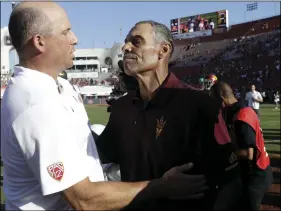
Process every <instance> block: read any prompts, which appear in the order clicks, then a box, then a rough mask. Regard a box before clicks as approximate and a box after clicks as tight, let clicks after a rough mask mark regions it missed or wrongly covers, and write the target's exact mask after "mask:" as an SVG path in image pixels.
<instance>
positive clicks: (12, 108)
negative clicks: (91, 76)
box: [1, 2, 206, 210]
mask: <svg viewBox="0 0 281 211" xmlns="http://www.w3.org/2000/svg"><path fill="white" fill-rule="evenodd" d="M9 33H10V36H11V39H12V43H13V46H14V48H15V49H16V51H17V53H18V55H19V61H20V62H19V63H20V64H19V66H17V67H15V75H14V77H13V78H12V79H11V81H10V82H9V85H8V87H7V89H6V92H5V94H4V96H3V100H2V104H1V155H2V159H3V165H4V173H3V174H4V181H3V186H4V193H5V198H6V209H7V210H69V209H70V208H73V209H75V210H113V209H114V210H116V209H121V208H123V207H125V206H127V205H128V204H130V203H131V202H136V201H142V200H145V199H150V198H154V195H155V194H154V193H155V192H154V191H156V192H157V193H158V194H156V195H158V196H159V192H160V193H161V195H162V196H161V197H163V198H165V197H176V198H177V197H179V196H181V197H182V196H187V198H188V197H190V196H192V194H196V195H197V194H198V193H199V194H203V192H204V191H205V190H206V189H205V182H206V180H205V178H203V177H202V176H201V175H199V176H198V175H194V176H193V175H186V174H182V173H180V172H182V171H184V169H181V170H179V171H176V174H172V175H171V174H169V175H171V177H172V178H173V180H170V179H169V178H168V180H166V179H167V178H165V179H158V180H153V181H152V182H149V181H145V182H136V183H125V182H104V177H103V171H102V168H101V165H100V161H99V156H98V153H97V150H96V145H95V142H94V140H93V136H92V134H91V131H90V127H89V126H88V123H89V120H88V116H87V113H86V111H85V108H84V105H83V104H82V103H81V101H79V97H78V94H77V92H76V91H75V90H74V89H73V88H72V87H71V85H70V84H69V82H68V81H66V80H64V79H62V78H60V77H58V75H59V74H60V73H61V72H62V71H63V70H65V69H68V68H70V67H71V66H73V58H74V55H73V52H74V45H75V44H76V43H77V38H76V36H75V35H74V33H73V32H72V31H71V25H70V23H69V20H68V17H67V15H66V13H65V11H64V10H63V9H62V8H61V7H60V6H58V5H57V4H56V3H54V2H22V3H19V4H18V5H17V6H16V7H15V8H14V10H13V11H12V14H11V17H10V21H9ZM176 169H179V168H176ZM187 169H190V166H188V167H187ZM174 171H175V170H174V169H173V170H172V172H174ZM175 178H177V180H176V181H175ZM182 186H187V188H182ZM187 190H188V191H187ZM167 194H169V195H167ZM135 198H136V199H137V200H136V199H135ZM134 199H135V200H134Z"/></svg>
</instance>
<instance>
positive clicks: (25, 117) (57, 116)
mask: <svg viewBox="0 0 281 211" xmlns="http://www.w3.org/2000/svg"><path fill="white" fill-rule="evenodd" d="M72 118H73V117H72V116H71V113H69V112H67V110H66V108H64V107H62V106H61V107H60V106H58V105H51V104H48V103H45V105H38V106H34V107H32V108H31V109H29V110H28V111H27V112H25V113H24V114H22V115H21V116H20V117H19V118H18V119H17V120H16V121H15V123H14V124H13V132H14V134H15V136H16V138H17V140H18V142H19V144H20V146H21V149H22V151H23V154H24V156H25V158H26V161H27V163H28V165H29V167H30V168H31V170H32V172H33V173H34V175H35V176H36V178H37V179H38V181H39V182H40V184H41V188H42V194H43V195H49V194H53V193H56V192H60V191H63V190H65V189H67V188H69V187H71V186H73V185H74V184H76V183H78V182H79V181H82V180H83V179H85V178H87V177H88V176H90V175H89V172H90V170H89V169H90V168H89V165H87V159H88V157H87V151H86V148H85V146H82V145H83V144H82V143H83V140H78V139H80V138H78V137H81V136H78V135H77V132H79V131H77V130H75V124H74V121H73V119H72ZM89 133H90V131H89ZM88 135H91V134H88ZM84 148H85V149H84ZM93 168H94V166H93Z"/></svg>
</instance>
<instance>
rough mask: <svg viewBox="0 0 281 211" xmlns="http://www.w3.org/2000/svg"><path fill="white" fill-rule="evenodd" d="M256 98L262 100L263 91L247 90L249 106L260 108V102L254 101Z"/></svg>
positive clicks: (246, 98)
mask: <svg viewBox="0 0 281 211" xmlns="http://www.w3.org/2000/svg"><path fill="white" fill-rule="evenodd" d="M254 99H260V100H262V96H261V93H259V92H258V91H256V90H255V91H254V92H247V94H246V97H245V100H247V101H248V106H249V107H251V108H253V109H259V108H260V103H259V102H256V101H254Z"/></svg>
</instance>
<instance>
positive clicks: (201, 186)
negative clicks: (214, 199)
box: [162, 163, 209, 200]
mask: <svg viewBox="0 0 281 211" xmlns="http://www.w3.org/2000/svg"><path fill="white" fill-rule="evenodd" d="M193 166H194V165H193V163H188V164H185V165H182V166H176V167H173V168H171V169H170V170H168V171H167V172H166V173H165V174H164V175H163V177H162V179H163V180H166V181H167V182H169V184H170V186H169V188H168V189H169V190H168V191H169V192H170V193H171V196H170V197H169V199H174V200H186V199H200V198H203V196H204V193H205V191H206V190H207V189H208V188H209V187H208V185H207V181H206V177H205V176H204V175H199V174H197V175H196V174H189V173H191V169H192V168H193Z"/></svg>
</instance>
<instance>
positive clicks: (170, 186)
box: [65, 179, 184, 210]
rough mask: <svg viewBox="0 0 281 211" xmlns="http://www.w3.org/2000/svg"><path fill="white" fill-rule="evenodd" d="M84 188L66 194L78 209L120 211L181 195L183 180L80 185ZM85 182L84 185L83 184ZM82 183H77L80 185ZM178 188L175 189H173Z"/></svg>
mask: <svg viewBox="0 0 281 211" xmlns="http://www.w3.org/2000/svg"><path fill="white" fill-rule="evenodd" d="M79 183H81V186H80V187H78V188H77V186H76V185H75V186H76V187H75V188H70V190H66V191H65V197H66V199H67V200H68V201H69V203H70V204H71V205H72V206H73V208H74V209H76V210H119V209H122V208H125V207H127V206H128V205H129V207H130V208H136V207H137V206H138V205H139V204H140V203H143V202H145V201H147V200H153V199H155V198H163V197H168V196H171V197H172V196H174V193H175V192H176V194H178V191H175V190H179V187H181V188H182V187H184V181H183V180H173V181H171V180H169V181H165V180H163V179H157V180H152V181H144V182H115V181H110V182H94V183H91V182H89V180H88V181H87V180H84V181H81V182H79ZM82 183H84V184H82ZM79 185H80V184H78V186H79ZM175 186H177V187H176V188H174V187H175Z"/></svg>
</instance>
